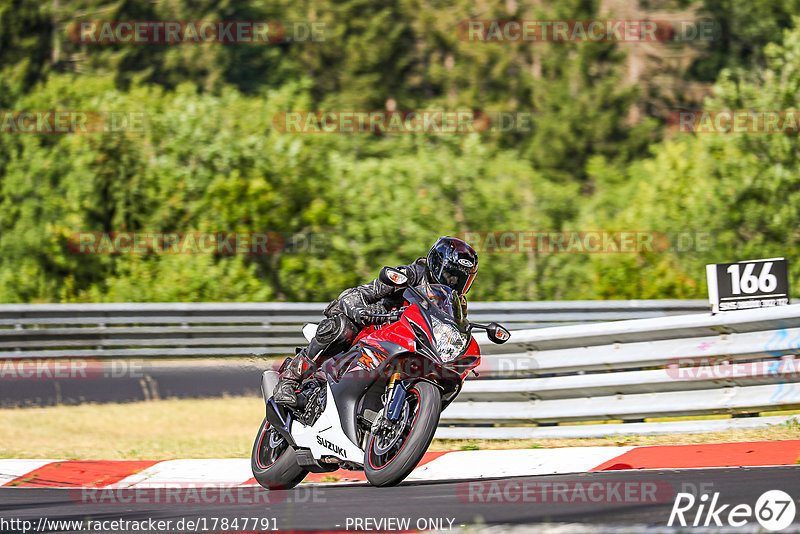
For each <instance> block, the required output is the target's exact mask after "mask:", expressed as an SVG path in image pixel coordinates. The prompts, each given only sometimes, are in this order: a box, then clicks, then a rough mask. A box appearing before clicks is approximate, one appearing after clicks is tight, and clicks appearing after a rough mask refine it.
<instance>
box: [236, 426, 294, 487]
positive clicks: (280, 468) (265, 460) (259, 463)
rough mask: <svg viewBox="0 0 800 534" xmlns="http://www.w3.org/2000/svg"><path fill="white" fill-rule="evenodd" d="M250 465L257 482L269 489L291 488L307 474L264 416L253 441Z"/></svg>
mask: <svg viewBox="0 0 800 534" xmlns="http://www.w3.org/2000/svg"><path fill="white" fill-rule="evenodd" d="M250 466H251V468H252V470H253V476H254V477H255V478H256V480H257V481H258V483H259V484H261V485H262V486H263V487H265V488H270V489H290V488H293V487H295V486H296V485H298V484H299V483H300V482H301V481H302V480H303V479H304V478H305V477H306V475H307V474H308V471H306V470H305V469H303V468H302V467H300V466H299V465H297V458H296V457H295V454H294V449H293V448H291V447H290V446H289V444H288V443H287V442H286V440H285V439H284V438H283V436H281V435H280V434H279V433H278V431H277V430H275V429H274V428H272V427H271V426H270V424H269V421H267V419H266V417H265V418H264V421H262V423H261V428H259V429H258V434H256V441H255V443H253V452H252V453H251V454H250Z"/></svg>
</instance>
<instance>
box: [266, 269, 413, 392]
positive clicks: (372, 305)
mask: <svg viewBox="0 0 800 534" xmlns="http://www.w3.org/2000/svg"><path fill="white" fill-rule="evenodd" d="M397 269H398V270H400V271H402V272H403V273H404V274H405V275H406V276H408V285H412V286H418V285H421V284H422V283H424V282H426V281H427V261H426V259H425V258H417V260H415V261H414V262H413V263H411V264H409V265H399V266H398V267H397ZM403 291H404V289H403V288H397V287H393V286H389V285H386V284H384V283H383V282H381V281H380V280H378V279H375V280H372V281H371V282H367V283H366V284H362V285H360V286H356V287H353V288H350V289H345V290H344V291H342V293H341V294H340V295H339V297H338V298H337V299H336V300H334V301H333V302H331V303H330V304H328V307H327V308H325V312H324V313H325V319H323V320H322V321H320V323H319V326H318V327H317V333H316V335H315V336H314V339H312V340H311V342H310V343H309V344H308V347H307V348H305V349H303V350H302V351H300V353H299V354H298V355H297V356H295V357H294V358H288V359H287V360H286V361H285V362H284V363H283V365H282V366H281V376H282V377H285V378H289V379H292V380H302V379H304V378H306V377H307V376H310V375H311V374H312V373H313V372H314V369H315V368H319V366H320V365H321V364H322V363H323V362H324V361H325V360H326V359H328V358H329V357H331V356H334V355H336V354H338V353H340V352H342V351H344V350H347V349H348V348H349V347H350V345H352V344H353V341H354V340H355V338H356V336H357V335H358V333H359V332H360V331H361V329H362V328H364V327H365V326H367V325H369V324H373V322H374V321H373V320H370V318H369V316H368V314H371V313H380V314H385V313H388V312H390V311H392V310H393V309H396V308H400V307H401V306H402V305H403Z"/></svg>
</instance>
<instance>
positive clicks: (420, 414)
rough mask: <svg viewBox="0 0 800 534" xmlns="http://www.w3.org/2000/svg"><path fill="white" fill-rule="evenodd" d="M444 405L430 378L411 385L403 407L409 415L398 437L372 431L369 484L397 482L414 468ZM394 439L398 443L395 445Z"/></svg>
mask: <svg viewBox="0 0 800 534" xmlns="http://www.w3.org/2000/svg"><path fill="white" fill-rule="evenodd" d="M441 406H442V394H441V393H440V392H439V389H438V388H437V387H436V386H434V385H433V384H431V383H430V382H417V383H416V384H414V385H413V386H411V388H410V389H409V390H408V393H407V395H406V405H405V406H404V408H403V410H404V413H406V412H405V411H406V410H408V412H407V413H408V415H407V417H406V421H405V423H404V424H403V425H402V426H403V428H402V429H399V430H398V432H399V433H400V435H399V439H396V440H395V439H394V438H396V437H397V436H390V437H389V438H387V437H386V436H376V435H373V433H372V432H370V433H369V437H368V439H367V449H366V452H365V454H364V472H365V474H366V475H367V480H369V482H370V484H372V485H373V486H394V485H397V484H399V483H400V482H402V480H403V479H404V478H406V477H407V476H408V475H409V474H410V473H411V471H413V470H414V468H415V467H416V466H417V464H418V463H419V461H420V460H421V459H422V456H423V455H424V454H425V451H427V450H428V446H429V445H430V444H431V441H432V440H433V435H434V433H435V432H436V427H437V425H438V424H439V412H440V410H441ZM401 419H402V417H401ZM393 441H396V443H395V444H393V445H392V443H393ZM387 445H388V450H387Z"/></svg>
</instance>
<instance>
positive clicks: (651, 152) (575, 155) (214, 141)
mask: <svg viewBox="0 0 800 534" xmlns="http://www.w3.org/2000/svg"><path fill="white" fill-rule="evenodd" d="M607 4H613V3H612V2H598V1H592V0H567V1H562V2H545V3H542V2H532V1H521V0H520V1H505V0H504V1H490V2H488V3H483V4H481V7H476V6H475V5H474V4H473V3H472V2H439V1H437V0H394V1H375V0H346V1H336V0H324V1H321V2H311V1H307V0H293V1H289V0H279V1H270V2H265V1H259V0H250V1H246V2H238V1H234V0H221V1H219V0H201V1H193V2H189V1H186V0H160V1H156V2H146V3H144V2H128V1H125V0H123V1H120V2H113V3H112V2H108V1H103V0H74V1H70V2H54V3H42V2H39V1H38V0H0V109H3V110H11V111H13V110H17V111H22V110H104V111H108V110H116V111H125V112H130V113H143V114H144V116H145V117H146V118H147V120H146V126H145V128H143V129H141V130H133V131H124V132H119V133H113V134H101V133H84V134H62V135H59V134H49V135H44V134H0V301H3V302H57V301H180V300H183V301H204V300H220V301H226V300H230V301H232V300H238V301H247V300H320V301H321V300H326V299H329V298H332V297H333V296H335V295H336V294H338V292H339V291H340V290H341V289H342V288H344V287H346V286H349V285H353V284H356V283H361V282H363V281H365V280H367V279H369V278H371V277H374V276H375V275H376V274H377V271H378V269H379V267H380V266H381V265H384V264H387V263H399V262H406V261H410V260H413V259H414V258H416V257H417V256H419V255H422V254H424V252H425V251H426V250H427V248H428V246H429V245H430V244H431V242H432V241H433V240H434V239H435V238H436V237H437V236H439V235H442V234H451V235H452V234H456V235H463V234H464V233H466V232H485V231H491V232H498V233H499V232H503V231H514V232H537V231H538V232H541V231H554V232H564V233H566V235H570V234H569V233H568V232H572V231H574V232H586V231H595V230H598V231H599V230H604V231H608V232H619V231H635V232H650V233H654V234H653V235H659V236H666V238H667V239H670V240H671V241H670V245H669V246H666V247H660V248H659V249H658V250H655V251H646V250H645V251H643V252H640V253H623V252H619V253H606V254H587V253H580V252H575V251H572V252H562V253H551V252H550V251H547V250H536V249H535V247H534V249H527V250H522V251H514V252H506V253H487V254H483V256H482V259H481V269H480V274H479V276H478V279H477V282H476V285H475V287H474V290H473V292H472V293H471V295H470V296H471V297H472V298H474V299H480V300H528V299H595V298H702V297H704V296H705V291H706V289H705V281H704V280H705V270H704V265H705V264H706V263H710V262H723V261H734V260H738V259H747V258H755V257H768V256H776V255H785V256H788V257H789V258H790V261H791V260H794V262H795V263H796V260H797V259H798V254H797V245H798V241H800V230H798V228H800V224H799V223H800V220H798V219H800V214H798V208H797V206H798V205H800V204H795V202H798V203H800V187H798V185H800V184H799V182H800V178H798V172H797V171H798V170H800V169H798V167H800V164H798V157H797V153H798V145H797V143H798V141H797V137H796V136H790V135H764V134H760V135H759V134H756V135H747V134H732V135H699V134H698V135H692V134H681V133H674V132H671V131H670V130H668V129H667V128H666V126H665V120H664V119H665V117H664V116H663V115H659V112H656V111H654V110H658V109H662V108H664V107H665V106H668V104H667V102H669V103H674V102H675V101H676V100H675V98H674V96H670V95H668V94H667V93H668V91H666V86H665V87H664V88H661V87H659V86H658V82H657V81H653V80H647V82H648V83H638V82H639V81H643V80H633V81H631V80H629V79H628V78H627V76H629V58H628V54H629V52H630V50H631V48H630V46H628V47H623V46H619V45H618V44H615V43H612V42H599V43H536V44H532V43H476V42H470V41H464V40H462V39H460V38H459V36H458V34H457V31H456V27H457V25H458V23H459V22H460V21H462V20H467V19H541V20H549V19H559V18H561V19H591V18H600V17H601V14H602V13H605V12H606V11H607V9H608V5H607ZM657 4H659V5H658V7H659V9H660V10H661V12H669V10H673V11H678V10H682V11H681V12H690V13H692V14H693V16H696V17H701V16H710V17H712V18H713V19H715V20H716V21H718V22H719V27H720V28H721V31H722V33H721V36H723V37H722V38H719V39H716V40H714V41H712V42H708V43H702V44H699V45H697V46H696V47H695V48H696V49H693V50H692V54H693V55H692V57H693V58H694V60H693V61H692V62H691V64H687V65H686V66H685V67H682V68H681V70H680V71H679V72H673V73H672V74H673V77H672V78H669V79H670V80H671V81H670V82H669V83H673V82H674V79H675V78H674V76H679V77H682V78H683V79H685V80H686V83H687V84H688V83H690V82H691V83H693V84H700V85H701V86H702V84H703V83H706V82H708V81H713V91H709V90H710V89H711V87H712V84H708V85H707V86H706V87H707V89H708V90H707V91H706V92H707V93H708V92H710V93H711V94H710V95H709V96H708V97H707V98H706V99H705V101H703V102H700V101H698V102H695V103H694V104H695V107H698V108H699V107H703V108H704V109H712V110H713V109H761V110H775V109H780V110H793V109H797V107H798V105H800V102H799V101H798V99H800V97H798V96H797V94H798V91H797V89H798V85H799V84H800V70H799V69H800V24H793V23H792V19H791V17H790V14H792V13H797V12H798V9H800V7H798V6H797V4H798V2H795V1H791V0H782V1H781V2H772V1H771V0H763V1H757V2H744V1H742V2H738V1H736V0H725V1H722V0H705V1H696V2H691V1H689V0H682V1H675V2H661V3H657ZM612 8H613V5H612ZM756 14H758V16H756ZM86 20H89V21H98V20H117V21H127V20H281V21H298V22H301V23H310V22H320V23H324V27H325V33H324V36H325V37H324V40H322V41H297V42H284V43H280V44H273V45H254V44H251V45H223V44H201V45H194V44H181V45H170V44H146V45H132V44H114V45H101V44H95V45H93V44H86V43H77V42H75V41H73V40H71V39H69V38H68V34H69V31H70V27H71V25H72V24H73V23H74V22H76V21H86ZM650 46H657V47H662V48H659V50H662V49H663V53H664V55H668V54H672V53H674V52H675V46H674V45H669V44H664V45H659V44H657V45H652V44H651V45H650ZM692 46H694V45H692ZM645 72H647V69H645ZM667 78H668V77H665V78H664V79H667ZM664 83H665V84H666V83H667V82H664ZM654 86H655V88H654ZM657 89H664V91H663V92H662V91H659V90H657ZM678 100H681V99H678ZM685 100H686V98H684V99H683V101H684V104H685V105H691V104H692V103H691V102H686V101H685ZM659 102H660V103H661V104H660V105H659ZM669 105H671V104H669ZM387 107H388V108H389V109H392V108H394V107H396V109H398V110H414V109H416V110H436V109H440V110H441V109H443V110H482V111H486V112H498V111H503V112H515V113H523V114H529V116H530V117H532V125H531V128H530V129H528V130H525V129H517V130H514V131H509V132H498V131H488V132H484V133H472V134H438V135H436V134H393V135H381V134H353V135H345V134H290V133H281V132H280V131H279V129H277V128H276V127H275V125H274V124H273V118H274V117H275V115H276V114H278V113H280V112H285V111H292V110H295V111H297V110H337V109H341V110H381V109H386V108H387ZM648 115H653V116H648ZM526 116H528V115H526ZM79 232H150V233H154V232H275V233H279V234H280V235H281V236H282V238H283V239H284V241H285V243H286V246H285V248H284V249H283V250H282V251H280V252H277V253H270V254H257V255H247V254H149V255H147V254H144V255H143V254H119V255H112V254H76V253H75V250H74V236H75V234H76V233H79ZM698 240H699V241H698ZM679 241H680V243H679ZM698 243H699V244H698ZM662 244H663V242H662ZM479 245H483V246H485V245H486V243H485V242H484V243H479ZM792 272H793V273H797V272H798V271H796V270H794V269H793V270H792ZM793 282H794V283H796V282H798V277H797V276H796V275H795V276H794V279H793Z"/></svg>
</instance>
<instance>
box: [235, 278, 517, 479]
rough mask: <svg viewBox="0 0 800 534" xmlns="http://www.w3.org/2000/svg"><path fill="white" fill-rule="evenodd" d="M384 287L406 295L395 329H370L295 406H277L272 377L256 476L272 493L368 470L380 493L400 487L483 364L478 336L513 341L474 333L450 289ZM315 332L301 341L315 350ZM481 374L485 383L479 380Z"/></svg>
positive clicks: (397, 283)
mask: <svg viewBox="0 0 800 534" xmlns="http://www.w3.org/2000/svg"><path fill="white" fill-rule="evenodd" d="M380 280H381V281H382V282H383V283H385V284H388V285H391V286H394V287H397V288H405V289H404V292H403V298H404V300H405V303H404V306H403V307H402V308H401V309H400V310H398V313H399V319H398V317H397V315H393V314H373V315H372V316H373V317H374V318H376V319H379V320H385V321H390V320H392V319H397V320H396V321H394V322H388V323H387V324H382V325H376V326H368V327H366V328H364V329H363V330H362V331H361V332H360V333H359V334H358V336H357V337H356V339H355V341H354V343H353V345H352V346H351V347H350V348H349V349H348V350H346V351H344V352H343V353H341V354H339V355H337V356H334V357H332V358H330V359H328V360H327V361H326V362H325V363H324V364H323V365H322V366H321V368H320V369H319V370H318V371H317V372H316V373H315V374H314V375H313V376H312V377H310V378H309V379H307V380H305V381H304V382H303V383H302V384H301V386H300V391H299V392H298V395H297V397H298V402H297V405H296V406H293V407H291V408H287V407H286V406H283V405H279V404H277V403H276V402H275V401H274V400H273V399H272V392H273V391H274V389H275V385H276V384H277V382H278V373H277V372H275V371H265V372H264V374H263V376H262V379H261V392H262V394H263V396H264V402H265V404H266V416H265V417H264V420H263V421H262V423H261V427H260V428H259V430H258V434H257V435H256V439H255V442H254V443H253V450H252V454H251V467H252V470H253V476H254V477H255V479H256V480H257V481H258V483H259V484H261V485H262V486H264V487H266V488H282V489H288V488H292V487H294V486H296V485H297V484H299V483H300V482H301V481H302V480H303V478H305V476H306V475H307V474H308V473H309V472H312V473H325V472H330V471H335V470H336V469H339V468H343V469H348V470H355V471H360V470H363V471H364V472H365V474H366V477H367V480H368V481H369V482H370V483H371V484H373V485H375V486H392V485H396V484H399V483H400V482H401V481H402V480H403V479H405V478H406V477H407V476H408V475H409V473H411V471H412V470H413V469H414V468H415V467H416V466H417V464H418V463H419V461H420V460H421V459H422V456H423V454H424V453H425V451H426V450H427V449H428V446H429V445H430V443H431V441H432V440H433V435H434V433H435V431H436V427H437V425H438V423H439V415H440V414H441V412H442V410H444V409H445V408H446V407H447V406H448V405H449V404H450V403H451V402H452V401H453V400H454V399H455V398H456V396H458V393H459V392H460V391H461V388H462V386H463V384H464V379H465V378H466V376H467V374H468V373H469V372H470V371H473V370H474V368H475V367H476V366H477V365H478V364H479V363H480V349H479V347H478V344H477V342H476V341H475V339H474V338H473V337H472V331H473V329H475V328H480V329H483V330H485V331H486V333H487V337H488V338H489V339H490V340H491V341H492V342H494V343H505V342H506V341H508V339H509V338H510V333H509V332H508V330H507V329H505V328H503V327H502V326H500V325H499V324H497V323H489V324H486V325H484V324H478V323H470V322H468V321H467V319H466V299H465V298H464V297H463V296H461V295H459V294H458V293H457V292H455V291H453V290H452V289H450V288H449V287H447V286H444V285H439V284H425V285H423V286H419V287H412V286H409V285H408V279H407V277H406V276H405V274H403V273H402V272H401V271H399V270H397V269H393V268H390V267H384V268H383V269H382V270H381V273H380ZM314 330H315V328H314V325H306V327H305V328H304V329H303V333H304V335H305V336H306V338H307V339H309V341H310V340H311V338H312V337H313V332H314ZM476 374H477V373H476Z"/></svg>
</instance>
